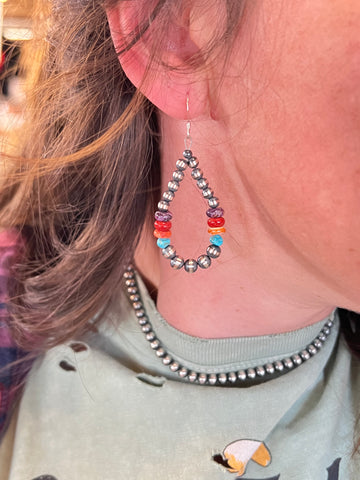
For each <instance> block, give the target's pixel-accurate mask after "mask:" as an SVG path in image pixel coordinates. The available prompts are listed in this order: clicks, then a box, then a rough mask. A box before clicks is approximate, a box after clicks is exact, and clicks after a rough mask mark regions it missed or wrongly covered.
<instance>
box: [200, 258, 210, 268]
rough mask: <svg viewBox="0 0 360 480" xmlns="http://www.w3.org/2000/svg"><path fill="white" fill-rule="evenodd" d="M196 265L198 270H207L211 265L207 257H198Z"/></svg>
mask: <svg viewBox="0 0 360 480" xmlns="http://www.w3.org/2000/svg"><path fill="white" fill-rule="evenodd" d="M197 264H198V265H199V267H200V268H209V267H210V265H211V258H210V257H209V256H208V255H200V257H199V258H198V259H197Z"/></svg>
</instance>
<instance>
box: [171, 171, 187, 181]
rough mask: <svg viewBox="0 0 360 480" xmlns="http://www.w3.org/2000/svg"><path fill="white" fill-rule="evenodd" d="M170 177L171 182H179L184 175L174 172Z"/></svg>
mask: <svg viewBox="0 0 360 480" xmlns="http://www.w3.org/2000/svg"><path fill="white" fill-rule="evenodd" d="M172 176H173V180H175V181H176V182H181V180H182V179H183V178H184V174H183V172H181V171H180V170H175V172H174V173H173V175H172Z"/></svg>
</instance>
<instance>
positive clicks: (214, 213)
mask: <svg viewBox="0 0 360 480" xmlns="http://www.w3.org/2000/svg"><path fill="white" fill-rule="evenodd" d="M206 215H207V216H208V217H210V218H219V217H222V216H223V215H224V210H223V209H222V208H221V207H216V208H209V210H207V211H206Z"/></svg>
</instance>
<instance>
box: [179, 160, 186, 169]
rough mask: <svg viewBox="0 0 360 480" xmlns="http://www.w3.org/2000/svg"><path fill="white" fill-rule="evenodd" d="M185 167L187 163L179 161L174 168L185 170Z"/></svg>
mask: <svg viewBox="0 0 360 480" xmlns="http://www.w3.org/2000/svg"><path fill="white" fill-rule="evenodd" d="M186 167H187V163H186V162H184V160H182V159H181V160H178V161H177V162H176V168H177V169H178V170H185V168H186Z"/></svg>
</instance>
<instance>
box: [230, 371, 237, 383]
mask: <svg viewBox="0 0 360 480" xmlns="http://www.w3.org/2000/svg"><path fill="white" fill-rule="evenodd" d="M228 379H229V382H231V383H235V382H236V380H237V376H236V373H235V372H230V373H229V374H228Z"/></svg>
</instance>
